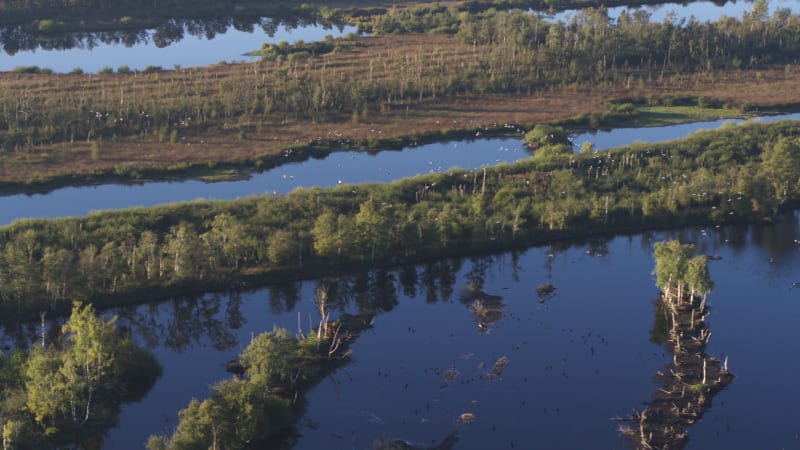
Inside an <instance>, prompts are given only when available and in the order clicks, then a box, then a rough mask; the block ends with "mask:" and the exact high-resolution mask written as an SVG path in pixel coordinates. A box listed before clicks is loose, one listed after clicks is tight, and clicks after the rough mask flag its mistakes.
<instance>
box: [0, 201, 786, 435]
mask: <svg viewBox="0 0 800 450" xmlns="http://www.w3.org/2000/svg"><path fill="white" fill-rule="evenodd" d="M798 232H800V225H799V224H798V217H797V214H792V215H790V216H788V217H786V218H785V219H784V220H782V221H781V222H780V223H779V224H778V225H777V226H773V227H769V226H753V227H734V226H731V227H721V228H719V229H717V228H701V227H695V228H687V229H683V230H675V231H670V232H648V233H641V234H636V235H631V236H622V237H614V238H612V237H594V238H591V239H586V240H582V241H573V242H564V243H558V244H555V243H554V244H553V245H551V246H548V247H541V248H532V249H528V250H520V251H517V252H513V253H503V254H496V255H481V256H474V257H470V258H461V259H457V258H450V259H446V260H440V261H430V262H427V263H425V264H420V265H415V266H404V267H400V268H397V269H396V270H385V269H384V270H373V271H370V272H368V273H364V274H357V275H353V276H342V277H327V278H324V279H321V280H314V281H309V282H292V283H288V284H285V285H275V286H271V287H268V288H264V289H260V290H256V291H247V290H244V291H240V292H234V293H230V294H227V295H204V296H201V297H199V298H194V299H192V298H189V297H185V298H179V299H174V300H172V301H169V302H162V303H158V304H147V305H141V306H137V307H128V308H119V309H116V310H113V311H109V313H112V312H113V313H115V314H118V315H119V316H120V319H119V320H120V326H124V327H127V328H128V329H129V330H130V333H131V334H132V336H133V337H134V339H136V340H137V341H140V342H147V344H148V345H150V346H151V347H152V348H153V350H154V352H155V353H156V354H157V355H158V357H159V359H160V360H161V362H162V365H164V376H163V378H162V379H161V380H160V381H159V382H158V383H157V384H156V386H154V388H153V391H152V393H151V394H150V395H148V396H147V397H146V398H145V399H143V400H142V401H141V402H140V403H138V404H136V405H127V406H125V408H123V411H122V415H121V417H120V426H119V427H117V428H116V429H114V430H112V431H111V432H110V433H109V436H108V437H107V439H106V442H105V443H104V444H103V445H104V446H105V448H115V447H116V448H119V447H125V444H124V443H128V444H130V443H132V442H133V443H140V442H143V441H144V439H145V438H146V437H147V435H149V434H151V433H154V432H158V431H159V430H162V429H166V430H171V428H172V426H173V425H174V423H175V413H176V411H177V410H179V409H181V408H184V407H185V406H186V404H187V403H188V401H189V399H190V398H191V397H193V396H198V395H204V393H205V392H207V386H208V385H209V384H211V383H213V382H216V381H218V380H220V379H223V378H225V377H227V376H228V374H227V373H226V372H225V370H224V364H225V362H227V361H230V360H231V359H232V358H233V357H235V355H236V354H237V353H238V351H240V350H241V349H242V348H243V347H244V345H246V343H247V342H249V339H250V338H251V336H252V335H253V334H257V333H260V332H262V331H265V330H269V329H271V328H272V326H273V325H278V326H282V327H285V328H288V329H289V330H291V331H292V332H294V331H295V330H297V329H298V328H299V329H301V330H303V331H306V330H308V329H309V328H310V326H311V325H309V324H308V323H309V318H314V320H313V323H316V318H317V317H319V312H318V305H317V304H315V302H314V299H315V292H316V290H317V289H318V288H319V287H320V286H324V288H325V291H326V295H327V296H328V299H327V302H326V304H327V307H328V309H329V310H330V311H331V316H332V317H336V316H338V315H339V314H342V313H345V312H347V313H351V314H358V313H359V312H366V313H372V312H379V313H380V314H378V315H377V316H376V320H375V325H374V327H373V329H372V330H370V331H369V332H366V333H364V335H363V336H361V337H360V338H359V339H358V340H357V341H355V342H354V343H353V346H352V350H353V352H354V353H353V359H352V362H351V363H349V364H348V365H347V366H345V367H343V368H342V369H341V370H340V371H338V372H336V373H335V374H333V375H331V377H329V378H328V379H326V380H324V381H323V382H322V383H321V384H320V385H319V386H318V387H317V388H316V389H314V390H313V391H312V392H310V393H309V396H308V399H307V401H308V410H307V413H306V417H305V419H304V421H303V422H302V423H301V424H300V425H299V428H298V432H299V434H300V436H299V437H298V440H297V442H296V446H297V448H301V449H302V448H320V446H325V445H330V444H331V442H334V443H336V444H337V445H336V446H337V447H343V446H347V447H355V448H370V446H371V445H372V444H373V442H375V440H376V439H385V440H388V441H389V442H392V441H394V440H395V439H397V438H402V439H400V441H402V442H405V443H407V444H408V445H419V446H433V445H437V443H440V442H442V439H443V436H448V435H449V434H450V433H453V432H456V431H458V438H459V441H458V444H456V445H455V447H456V448H459V447H461V448H496V447H497V446H498V445H501V444H502V446H503V447H505V446H508V445H509V442H510V441H513V442H514V443H515V445H516V446H518V447H519V448H526V447H527V448H532V447H535V446H536V445H542V443H543V442H545V443H547V447H548V448H587V447H597V446H601V447H604V448H618V447H620V441H619V437H618V435H617V434H616V432H615V430H614V427H613V426H611V425H609V420H608V419H609V418H611V417H613V416H616V415H619V414H620V413H624V412H626V411H630V410H631V409H633V408H639V405H641V403H642V402H643V401H646V400H648V398H649V395H650V392H653V391H654V390H655V389H656V386H654V385H653V384H652V382H651V375H652V374H653V373H655V372H656V371H658V370H662V371H663V370H664V369H663V367H664V364H665V362H667V361H668V360H669V359H671V355H670V354H669V350H668V349H666V350H664V349H662V348H659V347H657V346H654V343H655V344H657V345H663V344H664V343H665V342H667V341H668V338H669V331H670V328H671V325H670V323H671V322H670V318H669V317H668V316H665V315H664V313H663V310H661V309H658V308H656V310H655V312H654V307H653V304H652V303H651V302H648V301H647V300H646V299H648V298H652V297H653V295H654V294H655V288H654V285H653V281H652V277H651V275H650V272H651V270H652V264H653V263H652V257H651V254H652V243H653V242H655V241H660V240H664V239H669V238H676V237H679V238H680V239H681V240H683V241H685V242H694V243H696V245H697V247H698V251H699V252H703V253H718V254H720V255H721V257H722V259H720V260H719V261H713V262H709V265H710V270H711V271H712V277H713V278H714V280H715V285H716V287H715V292H714V296H713V299H714V300H715V304H714V305H713V306H714V315H713V316H712V320H713V321H714V322H713V329H714V334H715V339H713V340H712V341H711V342H710V343H709V345H708V348H707V350H706V352H707V353H708V354H711V355H716V354H718V352H719V351H720V350H719V349H724V350H725V351H726V352H727V351H730V352H732V353H731V360H732V364H733V365H732V370H733V371H735V372H736V373H737V375H739V374H742V376H740V379H737V381H736V384H735V386H736V389H731V390H727V391H724V392H722V393H721V394H719V399H720V400H719V402H718V403H717V402H716V401H715V410H714V411H713V412H712V413H709V415H712V414H727V415H732V416H733V419H732V420H736V419H737V418H738V419H741V418H742V417H745V416H748V415H749V414H750V412H749V411H750V410H749V409H748V407H747V406H738V407H737V408H738V409H735V410H734V411H733V412H730V411H729V410H728V405H735V404H736V403H735V399H736V398H738V397H737V396H738V395H742V394H740V393H748V394H747V395H750V394H749V393H750V392H763V386H758V385H759V384H760V382H759V380H761V379H763V378H759V377H754V376H752V375H751V376H749V377H748V376H745V375H744V374H743V373H745V372H746V371H747V370H753V368H751V366H750V365H751V364H757V363H756V362H754V361H761V362H760V364H766V365H767V366H768V367H771V369H770V370H771V372H770V376H772V377H773V380H775V382H776V383H782V382H787V383H788V382H789V380H791V379H794V378H796V376H797V374H798V370H800V369H798V368H796V367H795V366H794V365H792V364H789V365H788V366H787V361H786V359H785V358H782V357H780V358H779V359H780V363H778V362H776V364H778V365H780V366H781V367H782V368H783V371H781V370H775V367H774V365H772V366H770V364H769V361H765V360H764V358H765V355H764V354H763V351H760V349H759V348H755V347H754V346H752V345H749V346H748V344H747V343H735V344H734V343H732V342H731V339H737V338H739V337H742V336H741V335H742V333H741V329H742V327H743V326H746V327H750V328H748V329H749V330H751V331H752V333H762V332H764V333H770V332H775V331H779V330H780V331H781V332H785V333H789V334H790V335H791V337H792V338H795V337H796V338H797V342H800V336H795V335H796V334H800V332H798V331H797V327H795V326H794V325H793V323H794V321H795V320H796V317H800V305H798V303H797V301H796V292H795V291H794V290H791V289H790V288H789V284H790V281H791V280H792V279H793V278H792V277H793V276H794V274H793V271H794V268H796V267H797V264H798V263H800V255H798V253H797V249H796V248H795V244H794V240H795V239H798V238H799V237H800V236H798ZM734 236H736V238H735V239H732V238H733V237H734ZM737 239H741V246H739V245H740V244H737V246H734V245H733V244H732V243H731V241H732V240H737ZM726 241H727V242H726ZM776 252H779V253H776ZM770 255H775V262H773V263H772V264H770V263H769V262H768V257H769V256H770ZM779 255H780V256H779ZM743 274H746V276H743ZM764 274H769V277H771V279H772V280H775V282H774V283H767V282H765V280H764ZM546 280H547V281H550V282H552V283H553V284H554V285H557V286H558V296H557V299H558V300H557V301H552V302H546V303H544V304H541V303H538V302H537V301H536V293H535V289H536V287H537V285H539V284H540V283H542V282H544V281H546ZM476 288H478V289H476ZM464 292H471V293H472V294H473V295H472V296H471V297H470V296H467V297H462V293H464ZM754 292H755V293H757V295H756V297H757V298H761V299H763V301H768V302H770V305H772V307H773V308H775V309H776V313H777V314H775V315H773V316H771V317H770V318H769V320H765V321H757V322H758V323H754V321H753V320H752V311H751V307H752V303H753V299H754V298H756V297H754V296H753V295H754ZM476 296H477V297H476ZM484 297H485V298H490V299H499V301H500V302H501V303H502V304H503V307H502V309H501V310H499V311H497V313H498V315H497V317H493V318H492V320H494V321H493V322H491V323H490V325H491V333H478V332H476V321H477V319H476V317H475V315H474V313H473V312H472V311H470V309H469V304H465V303H463V302H461V301H460V300H461V299H462V298H468V299H472V300H474V299H475V298H484ZM649 318H653V320H652V321H651V320H648V319H649ZM753 327H755V328H753ZM765 327H768V329H767V328H765ZM762 328H763V329H762ZM4 333H5V337H6V338H7V339H12V338H13V337H14V336H16V337H15V338H14V339H19V340H22V341H26V340H27V342H31V341H34V340H36V339H37V337H38V335H39V328H38V323H26V324H6V325H5V329H4ZM788 338H789V337H787V339H788ZM747 342H750V341H749V340H747ZM787 342H795V341H787ZM790 345H791V344H790ZM781 355H783V353H782V352H780V353H779V354H777V355H776V357H778V356H781ZM503 357H505V358H506V360H502V358H503ZM498 361H505V363H504V364H502V368H503V371H502V375H501V376H497V377H493V378H492V377H490V378H486V377H485V375H487V374H489V373H492V371H493V369H494V367H495V366H496V365H497V362H498ZM448 374H449V375H448ZM448 376H449V378H450V379H449V380H448ZM751 380H752V381H751ZM743 400H746V399H743ZM473 402H474V403H473ZM723 404H724V405H725V407H724V408H722V409H717V408H716V405H720V406H722V405H723ZM744 404H747V405H752V402H749V401H744ZM464 413H471V414H473V415H474V420H473V421H472V422H471V423H459V417H460V415H461V414H464ZM376 417H377V418H378V419H376ZM515 417H526V418H527V420H526V421H525V422H524V423H518V421H516V420H515V419H514V418H515ZM705 423H708V424H707V425H704V424H705ZM714 423H715V422H714V421H713V418H710V419H708V420H706V421H703V423H701V424H697V425H695V426H694V427H693V428H692V440H694V439H695V436H700V437H702V439H703V440H702V442H705V443H706V444H708V442H710V441H709V439H712V438H713V426H714ZM312 424H313V425H312ZM575 424H579V426H580V428H581V430H582V431H581V432H580V433H575V432H574V430H573V427H574V426H575ZM637 426H638V425H637ZM704 426H707V427H712V428H707V429H704V428H703V427H704ZM744 428H747V427H744ZM709 429H710V430H711V431H708V430H709ZM764 429H767V428H766V427H765V428H764ZM351 430H358V432H357V433H356V434H352V433H351ZM333 435H336V436H340V437H341V439H339V438H334V437H332V436H333ZM710 435H711V436H710ZM727 436H729V437H724V436H723V437H717V438H714V439H718V440H719V439H722V441H713V443H714V444H713V445H711V446H707V447H705V448H710V447H715V448H724V447H726V446H730V445H727V444H730V443H731V442H734V443H735V442H736V439H737V437H738V436H739V435H737V434H736V433H735V430H734V431H732V432H729V433H728V435H727ZM758 436H759V438H761V439H765V441H767V442H769V447H770V448H779V447H780V446H781V445H783V446H785V445H787V443H786V442H785V441H780V440H779V439H778V438H776V437H774V436H771V437H768V436H764V435H763V434H759V435H758ZM333 439H335V440H333ZM498 442H500V443H501V444H498ZM720 442H722V443H721V444H720ZM339 444H341V445H339ZM550 444H552V445H550ZM773 444H774V445H773ZM691 445H692V441H690V443H689V447H688V448H691ZM734 446H735V445H734ZM695 448H703V447H702V446H701V447H695Z"/></svg>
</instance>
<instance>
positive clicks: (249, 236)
mask: <svg viewBox="0 0 800 450" xmlns="http://www.w3.org/2000/svg"><path fill="white" fill-rule="evenodd" d="M798 173H800V125H798V124H797V123H796V122H793V121H787V122H781V123H775V124H768V125H762V124H746V125H740V126H733V125H730V126H727V127H723V128H720V129H718V130H715V131H708V132H702V133H695V134H693V135H691V136H690V137H687V138H685V139H682V140H679V141H672V142H668V143H658V144H636V145H632V146H629V147H624V148H617V149H612V150H609V151H603V152H579V153H573V152H572V151H571V149H570V147H569V146H566V145H564V144H561V143H554V144H552V145H547V146H543V147H539V148H537V149H536V150H535V151H534V156H533V157H532V158H530V159H528V160H524V161H521V162H518V163H515V164H504V165H499V166H496V167H492V168H482V169H478V170H449V171H447V172H446V173H441V174H431V175H425V176H418V177H414V178H410V179H404V180H400V181H396V182H393V183H388V184H385V185H369V184H367V185H356V186H347V185H343V186H339V187H336V188H331V189H319V188H311V189H298V190H296V191H293V192H292V193H290V194H287V195H285V196H271V195H265V196H257V197H251V198H246V199H240V200H235V201H230V202H221V201H195V202H189V203H180V204H172V205H167V206H161V207H155V208H147V209H143V208H133V209H128V210H122V211H109V212H99V213H92V214H89V215H88V216H86V217H82V218H59V219H51V220H22V221H17V222H14V223H12V224H11V225H8V226H5V227H3V228H0V306H2V309H3V310H4V313H5V314H6V317H14V316H15V315H18V314H26V315H28V316H31V315H34V314H35V313H36V312H37V311H40V310H44V309H50V308H56V309H58V308H62V309H63V305H64V304H65V303H66V304H68V302H69V299H73V298H87V299H90V300H92V301H104V300H113V299H115V298H116V299H123V300H122V301H134V302H135V301H137V300H142V299H144V298H148V297H149V296H150V295H160V296H162V297H163V296H169V295H173V294H174V293H176V292H192V291H198V292H199V291H203V290H207V289H209V288H216V289H222V288H230V287H236V286H238V285H240V283H242V282H248V283H249V282H265V281H269V280H270V279H282V280H285V278H286V277H287V276H302V275H308V274H319V273H325V272H327V271H336V270H340V269H342V268H346V267H362V266H373V265H375V264H380V265H388V264H397V263H401V262H413V261H420V260H425V259H427V258H431V257H438V256H441V255H447V254H451V255H459V254H470V253H474V252H476V251H482V250H492V249H505V248H513V247H518V246H520V245H527V244H532V243H537V242H544V241H548V240H551V239H557V238H564V237H572V236H580V235H586V234H591V233H597V232H600V231H603V230H606V231H613V230H622V229H643V228H650V227H660V226H669V225H679V224H685V223H695V222H696V223H726V222H737V221H742V222H743V221H752V220H762V219H764V218H766V219H769V218H771V217H773V216H774V215H775V214H776V213H777V212H778V211H779V210H780V209H781V208H785V207H789V206H791V205H794V204H796V202H797V199H798V193H799V192H800V191H798V176H797V174H798ZM117 301H119V300H117Z"/></svg>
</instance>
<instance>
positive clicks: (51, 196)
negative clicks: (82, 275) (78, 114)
mask: <svg viewBox="0 0 800 450" xmlns="http://www.w3.org/2000/svg"><path fill="white" fill-rule="evenodd" d="M786 119H794V120H797V119H800V114H785V115H778V116H769V117H763V118H760V119H755V120H763V121H775V120H786ZM725 122H741V120H717V121H711V122H696V123H690V124H682V125H670V126H664V127H653V128H617V129H613V130H608V131H597V132H592V133H582V134H578V135H576V136H574V143H575V144H576V146H577V147H576V148H580V145H581V143H582V142H584V141H589V142H591V143H592V144H593V146H594V148H595V149H597V150H603V149H608V148H611V147H616V146H621V145H627V144H631V143H633V142H637V141H642V142H655V141H663V140H668V139H675V138H679V137H683V136H685V135H687V134H689V133H691V132H694V131H697V130H701V129H713V128H716V127H719V126H720V125H721V124H723V123H725ZM529 156H530V155H529V153H527V152H526V151H525V149H524V146H523V144H522V141H521V139H520V138H495V139H476V140H466V141H455V142H447V143H434V144H427V145H421V146H418V147H408V148H405V149H403V150H401V151H381V152H378V153H375V154H369V153H366V152H356V151H342V152H334V153H331V154H330V155H328V156H327V157H325V158H323V159H310V160H307V161H304V162H297V163H291V164H285V165H280V166H278V167H275V168H273V169H270V170H266V171H264V172H261V173H256V174H253V175H252V176H251V177H250V178H248V179H246V180H236V181H222V182H217V183H204V182H202V181H181V182H150V183H144V184H133V185H119V184H105V185H99V186H81V187H68V188H63V189H58V190H55V191H52V192H49V193H47V194H34V195H26V194H17V195H9V196H0V224H8V223H10V222H12V221H13V220H15V219H19V218H23V217H30V218H47V217H63V216H82V215H85V214H87V213H88V212H89V211H92V210H102V209H118V208H127V207H131V206H154V205H158V204H164V203H170V202H177V201H188V200H196V199H198V198H205V199H218V200H229V199H234V198H237V197H246V196H250V195H256V194H285V193H287V192H289V191H291V190H292V189H294V188H297V187H310V186H317V187H331V186H336V185H337V184H340V182H341V183H365V182H381V183H382V182H388V181H394V180H398V179H400V178H403V177H410V176H414V175H419V174H424V173H428V172H432V171H433V172H436V171H443V170H447V169H450V168H453V167H461V168H465V169H468V168H479V167H482V166H492V165H495V164H498V163H503V162H514V161H517V160H520V159H523V158H527V157H529Z"/></svg>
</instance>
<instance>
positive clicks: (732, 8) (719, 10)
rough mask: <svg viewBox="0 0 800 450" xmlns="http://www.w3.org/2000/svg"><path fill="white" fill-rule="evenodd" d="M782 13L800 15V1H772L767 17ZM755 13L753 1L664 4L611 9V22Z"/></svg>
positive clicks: (564, 15)
mask: <svg viewBox="0 0 800 450" xmlns="http://www.w3.org/2000/svg"><path fill="white" fill-rule="evenodd" d="M778 9H788V10H790V11H791V12H792V13H793V14H796V13H797V12H798V11H800V1H798V0H769V1H768V8H767V14H768V15H770V16H771V15H772V14H774V13H775V11H777V10H778ZM752 10H753V3H752V2H751V1H742V0H739V1H734V2H730V1H729V2H726V3H725V4H723V5H718V4H716V3H714V2H710V1H700V2H691V3H688V4H682V3H664V4H661V5H653V6H641V7H627V6H616V7H613V8H608V17H609V19H611V20H613V21H616V20H617V18H619V15H620V14H621V13H622V12H623V11H625V12H627V13H628V14H633V13H635V12H636V11H642V12H645V13H647V14H648V17H649V20H650V21H651V22H657V23H660V22H663V21H664V20H670V21H671V22H673V23H680V22H681V21H684V20H685V21H688V20H689V19H690V18H691V17H694V19H695V20H697V21H698V22H715V21H717V20H719V19H720V18H722V17H733V18H736V19H741V18H742V16H743V14H744V13H746V12H747V13H749V12H751V11H752ZM575 16H576V11H574V10H570V11H564V12H560V13H557V14H553V15H551V16H546V17H548V18H549V19H551V20H554V21H562V22H565V23H569V22H570V21H572V19H573V18H574V17H575Z"/></svg>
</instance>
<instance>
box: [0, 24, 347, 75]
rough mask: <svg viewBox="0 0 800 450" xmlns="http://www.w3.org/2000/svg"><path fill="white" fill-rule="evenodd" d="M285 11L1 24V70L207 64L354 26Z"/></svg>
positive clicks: (90, 69)
mask: <svg viewBox="0 0 800 450" xmlns="http://www.w3.org/2000/svg"><path fill="white" fill-rule="evenodd" d="M288 14H291V11H289V12H286V13H273V14H272V15H270V16H249V17H242V16H232V15H228V16H217V17H211V18H169V19H163V20H160V21H157V22H156V21H155V20H156V19H154V20H153V21H144V22H143V24H142V25H141V26H142V28H134V29H130V28H129V27H125V28H126V29H123V30H114V31H105V30H104V31H94V30H93V26H97V27H101V26H100V25H93V24H92V23H91V22H89V23H84V24H82V25H81V30H82V31H70V32H58V31H50V30H44V31H41V30H39V29H38V28H37V29H31V27H32V26H33V25H30V24H22V25H20V24H11V25H4V26H0V45H2V48H3V51H4V52H5V53H6V54H8V57H4V58H2V63H0V70H11V69H12V68H14V67H20V66H31V65H36V66H40V67H46V68H49V69H52V70H54V71H56V72H68V71H71V70H72V69H74V68H76V67H79V68H81V69H82V70H83V71H85V72H98V71H100V70H101V69H106V70H108V69H116V68H118V67H121V66H124V67H127V68H129V69H130V70H142V69H144V68H145V67H146V66H158V67H162V68H164V69H172V68H173V67H175V66H181V67H195V66H206V65H209V64H214V63H217V62H219V61H230V60H234V59H235V60H242V59H250V58H247V57H245V56H244V53H246V52H248V51H251V50H255V49H257V48H259V46H260V45H261V43H263V42H278V41H279V40H287V41H294V40H297V39H302V40H305V41H315V40H321V39H322V38H323V36H324V35H327V34H330V35H333V36H335V37H336V36H343V35H344V34H346V33H349V32H353V31H354V30H355V28H354V27H352V26H346V25H345V24H344V23H343V22H342V21H340V20H337V19H335V18H331V19H326V18H322V17H319V15H318V14H316V13H314V12H312V11H310V10H303V11H299V12H298V15H297V16H292V15H288ZM36 23H37V24H38V23H39V22H36ZM37 26H38V25H37ZM101 28H102V27H101ZM190 38H192V39H190ZM201 46H202V51H199V49H200V48H201ZM37 52H38V53H37Z"/></svg>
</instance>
